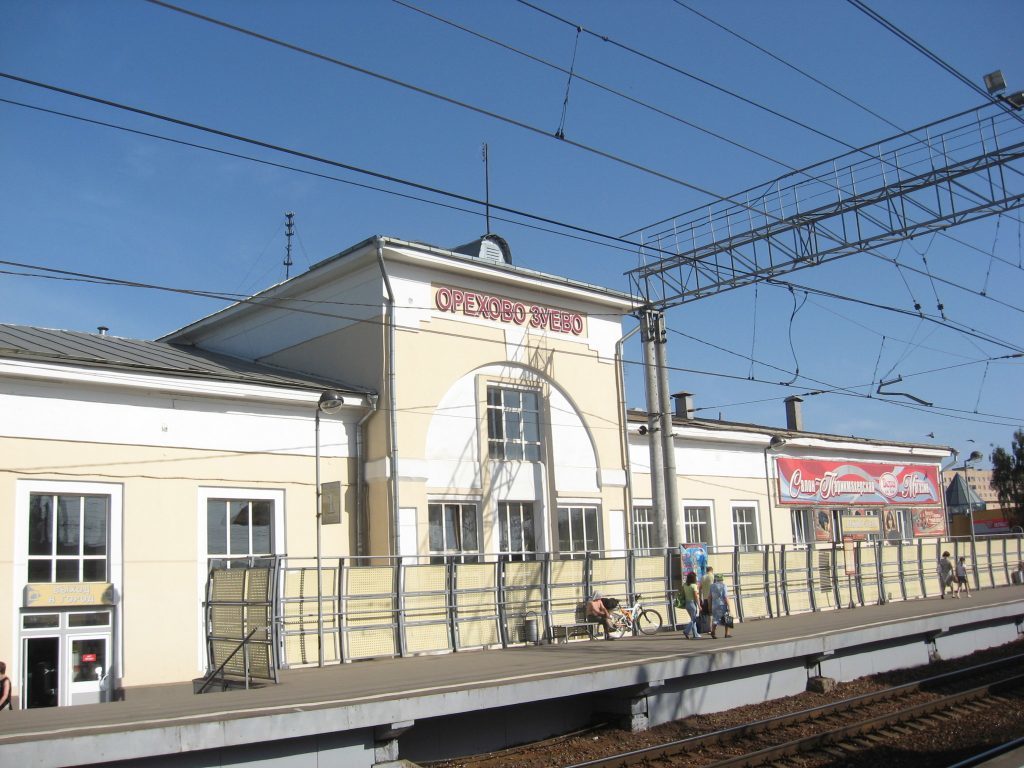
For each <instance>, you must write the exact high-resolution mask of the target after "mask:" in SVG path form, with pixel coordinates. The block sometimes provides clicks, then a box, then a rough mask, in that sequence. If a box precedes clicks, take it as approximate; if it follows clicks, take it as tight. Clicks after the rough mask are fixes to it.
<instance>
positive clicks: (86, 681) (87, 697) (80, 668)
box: [66, 635, 110, 704]
mask: <svg viewBox="0 0 1024 768" xmlns="http://www.w3.org/2000/svg"><path fill="white" fill-rule="evenodd" d="M108 641H109V638H108V637H107V636H100V637H83V636H80V635H68V637H67V651H68V657H67V659H68V663H67V664H66V669H67V671H68V692H69V698H70V701H69V702H68V703H69V704H96V703H97V702H100V701H102V696H101V694H102V691H103V684H104V683H105V682H106V681H105V679H104V676H105V675H106V674H107V673H108V672H109V671H110V664H109V659H108V654H107V647H108Z"/></svg>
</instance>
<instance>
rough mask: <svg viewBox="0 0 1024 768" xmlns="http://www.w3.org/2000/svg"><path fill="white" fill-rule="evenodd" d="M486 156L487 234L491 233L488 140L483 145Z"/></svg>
mask: <svg viewBox="0 0 1024 768" xmlns="http://www.w3.org/2000/svg"><path fill="white" fill-rule="evenodd" d="M483 158H484V216H485V218H486V219H487V229H485V230H484V232H485V233H486V234H488V235H489V234H491V162H490V157H489V156H488V154H487V142H484V145H483Z"/></svg>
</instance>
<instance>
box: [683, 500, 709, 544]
mask: <svg viewBox="0 0 1024 768" xmlns="http://www.w3.org/2000/svg"><path fill="white" fill-rule="evenodd" d="M683 538H684V539H685V540H686V542H687V543H689V544H707V545H708V546H709V547H710V546H711V545H712V544H713V543H714V542H713V541H711V507H705V506H697V505H693V506H690V505H687V506H684V507H683Z"/></svg>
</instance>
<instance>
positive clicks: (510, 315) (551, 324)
mask: <svg viewBox="0 0 1024 768" xmlns="http://www.w3.org/2000/svg"><path fill="white" fill-rule="evenodd" d="M434 306H435V307H437V308H438V309H439V310H441V311H442V312H451V313H452V314H454V315H458V314H461V315H465V316H466V317H483V318H484V319H486V320H494V321H496V322H499V323H512V324H513V325H526V324H527V318H529V327H530V328H540V329H545V328H546V329H547V330H550V331H552V332H553V333H564V334H571V335H573V336H581V335H582V334H583V315H581V314H580V313H578V312H566V311H564V310H561V309H551V308H549V307H540V306H537V305H536V304H531V305H530V306H529V307H527V306H526V305H525V304H523V303H522V302H520V301H512V300H511V299H506V298H504V297H501V296H491V295H489V294H486V293H477V292H475V291H463V290H461V289H459V288H450V287H448V286H446V285H442V286H439V287H438V289H437V291H435V292H434Z"/></svg>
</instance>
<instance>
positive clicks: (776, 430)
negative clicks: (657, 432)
mask: <svg viewBox="0 0 1024 768" xmlns="http://www.w3.org/2000/svg"><path fill="white" fill-rule="evenodd" d="M626 416H627V421H628V422H629V423H632V424H646V423H647V411H644V410H640V409H630V410H629V411H628V413H627V414H626ZM672 423H673V425H675V426H676V427H693V428H694V429H703V430H707V431H710V432H745V433H748V434H751V435H761V436H764V435H768V436H776V435H777V436H778V437H781V438H784V439H786V440H798V439H800V438H811V439H819V440H825V441H842V442H846V443H860V444H862V445H864V446H866V447H881V448H890V447H891V448H913V449H926V450H928V451H935V452H939V453H943V452H944V453H947V454H952V453H953V449H952V448H951V447H949V446H946V445H934V444H925V443H907V442H901V441H899V440H886V439H884V438H873V437H861V436H857V435H837V434H833V433H831V432H811V431H808V430H803V429H802V430H793V429H787V428H786V427H773V426H770V425H765V424H749V423H746V422H739V421H722V420H720V419H693V418H690V419H684V418H681V417H679V416H673V417H672Z"/></svg>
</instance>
